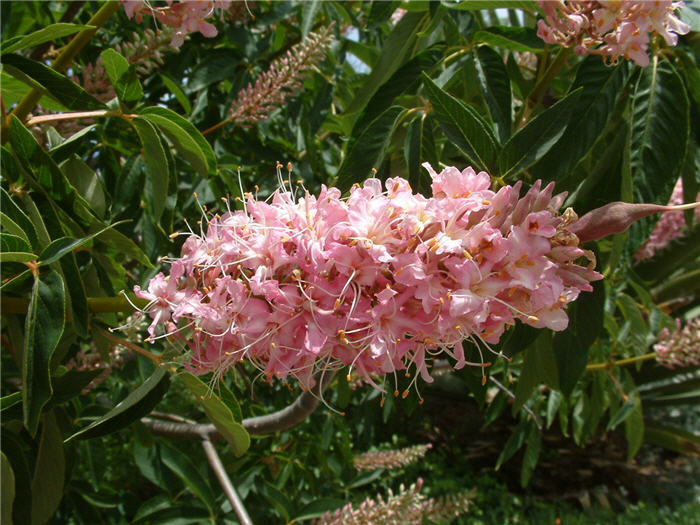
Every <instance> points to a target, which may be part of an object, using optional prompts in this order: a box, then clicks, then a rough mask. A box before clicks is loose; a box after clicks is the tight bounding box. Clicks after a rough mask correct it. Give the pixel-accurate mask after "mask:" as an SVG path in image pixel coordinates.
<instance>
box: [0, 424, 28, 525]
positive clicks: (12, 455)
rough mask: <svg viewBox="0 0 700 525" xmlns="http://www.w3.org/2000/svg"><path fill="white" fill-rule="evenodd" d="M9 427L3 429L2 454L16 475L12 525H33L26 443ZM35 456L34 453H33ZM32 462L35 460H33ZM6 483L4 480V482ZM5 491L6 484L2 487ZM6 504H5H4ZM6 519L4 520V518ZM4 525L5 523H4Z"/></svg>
mask: <svg viewBox="0 0 700 525" xmlns="http://www.w3.org/2000/svg"><path fill="white" fill-rule="evenodd" d="M8 427H9V425H7V426H5V427H4V428H3V429H2V453H3V455H4V456H5V457H6V458H7V460H8V461H9V462H10V466H11V467H12V473H13V475H14V495H15V497H14V500H13V502H12V523H14V524H15V525H20V524H26V523H31V513H32V507H31V505H32V491H31V479H32V473H31V471H30V468H29V458H28V457H27V454H28V451H26V441H25V440H24V439H20V438H19V437H18V436H16V435H15V434H14V433H13V432H12V431H9V428H8ZM31 453H32V454H34V452H33V451H32V452H31ZM32 461H34V459H33V458H32ZM3 481H4V480H3ZM1 488H2V490H3V491H5V483H4V482H3V484H2V486H1ZM3 503H4V502H3ZM3 507H4V504H3ZM3 519H4V518H3ZM2 523H3V525H4V524H5V521H3V522H2Z"/></svg>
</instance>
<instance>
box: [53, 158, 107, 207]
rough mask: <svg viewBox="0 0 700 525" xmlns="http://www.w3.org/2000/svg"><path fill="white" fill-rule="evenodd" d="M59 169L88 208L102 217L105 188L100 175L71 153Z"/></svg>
mask: <svg viewBox="0 0 700 525" xmlns="http://www.w3.org/2000/svg"><path fill="white" fill-rule="evenodd" d="M60 168H61V171H62V172H63V174H64V175H65V176H66V178H67V179H68V180H69V181H70V183H71V185H72V186H73V187H74V188H75V189H76V191H77V192H78V193H79V194H80V196H81V197H83V199H85V201H86V202H87V203H88V205H89V206H90V209H91V210H92V211H93V212H94V213H95V215H97V216H98V217H99V218H101V219H102V218H104V216H105V212H106V211H107V202H106V198H105V190H104V187H103V185H102V181H101V180H100V177H99V176H98V175H97V173H95V172H94V171H93V170H92V168H90V166H88V165H87V164H86V163H85V162H84V161H83V160H82V159H81V158H79V157H78V156H77V155H73V156H72V157H70V158H69V159H68V160H66V161H65V162H64V163H63V164H61V165H60Z"/></svg>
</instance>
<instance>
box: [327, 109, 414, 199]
mask: <svg viewBox="0 0 700 525" xmlns="http://www.w3.org/2000/svg"><path fill="white" fill-rule="evenodd" d="M402 111H403V108H401V107H399V106H391V107H390V108H389V109H387V110H386V111H384V112H383V113H382V114H381V115H379V116H378V117H377V118H376V119H374V120H373V121H372V123H371V124H370V125H369V126H367V128H366V129H365V130H364V132H363V133H362V134H361V135H360V136H359V137H358V138H357V140H356V141H355V144H354V145H353V146H352V147H351V149H350V151H349V152H348V154H347V155H346V156H345V159H344V160H343V163H342V164H341V165H340V168H339V169H338V174H337V176H336V177H337V180H336V183H335V185H336V186H337V187H338V188H340V190H341V191H345V190H347V189H349V188H350V186H352V184H353V183H355V182H359V181H362V180H364V179H366V178H367V177H368V176H369V174H370V171H371V170H372V168H375V167H376V166H378V165H379V164H381V162H382V160H383V158H384V155H385V153H386V149H387V148H388V147H389V143H390V140H391V134H392V131H393V129H394V126H395V125H396V122H397V121H398V119H399V116H400V115H401V113H402Z"/></svg>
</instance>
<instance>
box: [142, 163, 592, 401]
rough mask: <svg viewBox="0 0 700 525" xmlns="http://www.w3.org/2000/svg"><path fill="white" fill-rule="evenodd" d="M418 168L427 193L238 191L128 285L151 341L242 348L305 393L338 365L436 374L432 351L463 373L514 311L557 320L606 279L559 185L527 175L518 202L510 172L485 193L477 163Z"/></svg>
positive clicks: (224, 359) (204, 362)
mask: <svg viewBox="0 0 700 525" xmlns="http://www.w3.org/2000/svg"><path fill="white" fill-rule="evenodd" d="M424 166H425V167H426V168H427V170H428V171H429V172H430V175H431V176H432V179H433V182H432V192H433V196H432V197H430V198H425V197H424V196H422V195H420V194H415V193H413V192H412V191H411V188H410V186H409V184H408V182H407V181H405V180H404V179H401V178H390V179H388V180H387V181H386V184H385V187H386V191H384V190H383V189H382V183H381V181H379V180H378V179H375V178H371V179H368V180H367V181H365V183H364V184H363V185H362V186H358V185H356V186H354V187H353V188H352V189H351V191H350V195H349V197H347V198H346V199H343V198H341V192H340V190H338V189H337V188H332V187H331V188H327V187H325V186H324V187H323V188H322V190H321V192H320V195H319V196H318V197H315V196H313V195H310V194H309V193H308V192H306V191H303V192H302V191H300V193H301V195H299V196H297V195H296V193H297V192H296V191H292V190H291V188H290V189H288V188H287V187H286V184H287V181H282V180H281V175H280V189H278V190H277V191H275V192H274V193H273V194H272V196H271V197H270V198H269V199H268V200H267V201H263V200H258V199H257V198H256V197H255V196H254V195H251V194H246V205H245V210H238V211H234V212H228V213H226V214H224V215H223V216H215V217H213V218H211V219H210V220H208V228H207V230H206V233H202V234H201V235H195V234H191V235H189V237H188V239H187V240H186V242H185V243H184V245H183V247H182V255H181V257H180V258H179V259H175V260H173V261H172V263H171V269H170V276H169V277H166V276H164V275H163V274H162V273H160V274H158V275H156V276H155V277H154V278H153V279H152V280H151V282H150V283H149V285H148V289H147V290H141V289H140V288H139V287H136V288H135V291H136V294H137V295H138V296H139V297H141V298H144V299H147V300H149V301H150V303H149V306H148V307H147V308H146V310H147V311H148V312H149V314H150V316H151V318H152V319H153V321H152V323H151V325H150V327H149V328H148V331H149V334H150V338H149V339H150V340H151V341H152V340H153V339H155V338H157V337H159V336H158V335H157V334H161V335H160V336H161V337H162V336H169V337H175V338H179V339H180V340H182V341H184V342H185V344H186V345H187V346H188V347H189V349H190V350H191V360H190V364H189V366H190V367H191V368H192V369H193V370H194V371H195V372H198V373H206V372H209V371H214V372H216V373H222V372H223V371H224V370H226V369H227V368H228V367H230V366H232V365H235V364H236V363H238V362H239V361H241V360H243V359H248V360H250V361H251V362H253V363H254V364H256V365H258V366H259V367H260V368H261V369H262V370H264V373H265V374H266V376H267V377H268V378H272V377H274V376H277V377H280V378H284V377H287V376H289V375H291V376H294V377H296V378H297V379H298V380H299V381H300V383H301V385H302V387H304V388H307V387H310V386H311V384H312V379H311V376H312V373H313V372H314V371H315V370H316V369H321V368H327V367H330V368H340V367H341V366H344V365H351V370H355V371H357V373H358V375H359V376H361V377H362V378H363V379H365V380H366V381H368V382H370V383H372V379H371V377H370V376H371V375H373V374H378V375H386V374H391V373H394V372H395V371H397V370H406V374H407V375H408V374H409V372H410V369H411V368H412V367H413V368H414V369H415V371H416V372H418V373H420V375H421V376H422V377H423V379H425V380H426V381H428V382H430V381H432V378H431V376H430V374H429V362H430V361H429V360H430V358H431V357H433V356H435V355H437V354H440V353H443V352H444V353H445V354H447V355H448V356H451V357H452V358H454V359H455V360H456V363H455V365H454V366H455V368H461V367H463V366H464V365H465V364H467V363H466V361H465V356H464V350H463V348H462V341H463V340H464V339H465V338H466V339H468V340H470V341H471V342H473V343H474V344H476V347H477V348H478V349H479V352H481V348H482V347H483V348H486V349H489V350H490V347H489V344H490V343H497V342H498V340H499V338H500V336H501V335H502V334H503V332H504V331H505V330H506V328H507V327H508V326H509V325H513V324H514V323H515V320H516V319H520V321H522V322H524V323H527V324H529V325H531V326H534V327H537V328H550V329H553V330H564V329H565V328H566V326H567V323H568V317H567V315H566V313H565V312H564V308H565V307H566V305H567V304H568V303H570V302H571V301H573V300H575V299H576V298H577V297H578V295H579V293H580V292H581V291H590V290H591V289H592V288H591V285H590V281H593V280H597V279H601V278H602V276H601V275H600V274H599V273H597V272H595V271H594V269H593V268H594V266H595V259H594V256H593V254H592V253H591V252H589V251H586V250H583V249H582V248H580V247H579V240H578V238H577V237H576V235H574V234H572V233H570V232H569V231H568V230H567V225H568V224H569V223H570V222H571V221H572V220H575V218H576V215H575V213H573V211H572V210H567V211H566V212H565V213H564V214H563V215H562V216H560V215H558V213H557V210H558V209H559V208H560V206H561V204H562V202H563V201H564V198H565V196H566V195H565V194H559V195H556V196H552V192H553V189H554V185H553V183H552V184H549V185H548V186H547V187H546V188H544V189H542V188H541V185H540V182H539V181H537V182H536V183H535V184H534V185H533V186H532V188H531V189H530V190H529V191H528V192H527V193H526V195H525V196H524V197H522V198H520V197H519V193H520V189H521V183H520V182H518V183H517V184H515V186H504V187H502V188H500V189H499V190H498V191H497V192H494V191H492V190H491V189H490V187H491V180H490V177H489V175H488V174H487V173H485V172H481V173H475V172H474V170H473V169H472V168H467V169H465V170H464V171H462V172H460V171H459V170H458V169H457V168H454V167H448V168H445V169H444V170H442V172H440V173H436V172H435V171H434V170H433V169H432V168H431V167H430V165H429V164H424ZM289 169H290V170H291V165H290V166H289ZM278 170H279V166H278ZM278 173H279V172H278ZM580 258H584V259H585V262H584V265H581V264H579V263H577V261H578V260H579V259H580ZM470 364H473V363H470ZM478 365H480V366H481V365H483V363H478ZM416 377H417V374H416V376H415V377H414V380H413V381H412V384H414V383H415V379H416ZM372 384H374V383H372ZM395 394H396V392H395ZM407 394H408V390H406V391H404V395H407Z"/></svg>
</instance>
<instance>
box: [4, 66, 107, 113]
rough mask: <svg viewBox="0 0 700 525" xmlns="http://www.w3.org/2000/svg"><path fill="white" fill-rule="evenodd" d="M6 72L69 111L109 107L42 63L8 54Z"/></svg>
mask: <svg viewBox="0 0 700 525" xmlns="http://www.w3.org/2000/svg"><path fill="white" fill-rule="evenodd" d="M2 61H3V68H4V71H6V72H7V73H9V74H10V75H12V76H13V77H15V78H16V79H17V80H21V81H22V82H24V83H25V84H27V85H28V86H30V87H32V88H38V89H39V91H41V93H42V94H44V95H47V96H49V97H51V98H53V99H55V100H57V101H58V102H60V103H61V104H63V105H64V106H66V107H67V108H68V109H73V110H76V111H87V110H95V109H106V108H107V106H106V105H105V104H103V103H102V102H100V101H99V100H97V99H96V98H95V97H93V96H92V95H91V94H90V93H88V92H87V91H85V90H84V89H83V88H81V87H80V86H79V85H78V84H76V83H75V82H73V81H71V80H70V79H68V77H66V76H64V75H61V74H60V73H58V72H56V71H54V70H53V69H51V68H50V67H48V66H45V65H44V64H42V63H41V62H37V61H36V60H31V59H29V58H25V57H23V56H21V55H15V54H13V53H8V54H5V55H3V56H2Z"/></svg>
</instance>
